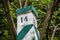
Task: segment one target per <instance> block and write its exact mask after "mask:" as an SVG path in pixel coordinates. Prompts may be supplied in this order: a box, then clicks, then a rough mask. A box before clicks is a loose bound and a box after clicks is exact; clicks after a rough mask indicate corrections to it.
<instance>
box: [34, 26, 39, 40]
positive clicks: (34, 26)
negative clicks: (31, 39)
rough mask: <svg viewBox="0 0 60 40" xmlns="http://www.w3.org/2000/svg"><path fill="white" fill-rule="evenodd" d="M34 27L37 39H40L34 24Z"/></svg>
mask: <svg viewBox="0 0 60 40" xmlns="http://www.w3.org/2000/svg"><path fill="white" fill-rule="evenodd" d="M34 28H35V31H36V35H37V38H38V40H40V37H39V34H38V30H37V28H36V27H35V25H34Z"/></svg>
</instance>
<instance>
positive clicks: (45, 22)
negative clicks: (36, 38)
mask: <svg viewBox="0 0 60 40" xmlns="http://www.w3.org/2000/svg"><path fill="white" fill-rule="evenodd" d="M56 3H57V0H53V1H52V3H51V5H49V6H48V7H49V8H48V10H47V15H46V17H45V20H44V22H43V24H42V30H41V31H40V35H41V40H43V37H44V33H45V32H46V27H47V24H48V22H49V20H50V17H51V15H52V13H53V10H54V8H55V6H56Z"/></svg>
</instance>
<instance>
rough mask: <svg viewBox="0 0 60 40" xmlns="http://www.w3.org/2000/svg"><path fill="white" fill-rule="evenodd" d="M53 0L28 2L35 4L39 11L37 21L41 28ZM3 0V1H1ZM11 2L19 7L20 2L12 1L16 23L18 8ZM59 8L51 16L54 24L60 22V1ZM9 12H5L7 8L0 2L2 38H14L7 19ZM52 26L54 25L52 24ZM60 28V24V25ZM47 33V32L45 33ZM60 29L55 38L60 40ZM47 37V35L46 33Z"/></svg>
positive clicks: (0, 36) (32, 0) (12, 11)
mask: <svg viewBox="0 0 60 40" xmlns="http://www.w3.org/2000/svg"><path fill="white" fill-rule="evenodd" d="M51 1H52V0H30V1H29V2H28V5H33V6H34V7H35V9H36V11H37V12H38V17H37V21H38V26H39V27H40V28H39V30H40V29H41V28H42V26H41V25H42V23H43V21H44V19H45V16H46V13H47V9H48V5H49V4H50V3H51ZM0 2H1V1H0ZM24 2H25V0H22V3H23V4H24ZM11 4H13V5H15V6H17V7H18V8H19V3H18V0H14V1H12V2H10V6H9V7H10V11H11V13H12V16H13V19H14V22H15V24H16V22H17V15H16V9H15V7H13V6H12V5H11ZM57 9H58V10H55V11H54V12H53V13H54V14H53V16H52V18H51V22H53V24H54V25H56V24H58V23H60V3H59V4H58V8H57ZM6 15H7V14H6V13H5V9H4V8H3V5H2V3H1V4H0V23H1V24H0V40H12V37H11V36H12V35H11V31H10V27H9V25H8V20H7V16H6ZM50 24H52V23H50ZM50 26H52V25H50ZM59 28H60V26H59ZM57 32H58V31H57ZM45 34H46V33H45ZM58 35H60V31H59V32H58V33H56V34H55V37H54V40H60V36H58ZM45 39H46V35H45Z"/></svg>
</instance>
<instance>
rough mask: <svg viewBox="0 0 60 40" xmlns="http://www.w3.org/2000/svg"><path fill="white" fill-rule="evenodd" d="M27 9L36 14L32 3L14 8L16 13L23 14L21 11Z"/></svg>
mask: <svg viewBox="0 0 60 40" xmlns="http://www.w3.org/2000/svg"><path fill="white" fill-rule="evenodd" d="M28 11H31V12H33V13H34V15H35V16H36V17H37V16H38V13H37V11H36V10H35V8H34V7H33V5H30V6H27V7H24V8H19V9H17V10H16V13H17V14H23V13H25V12H28Z"/></svg>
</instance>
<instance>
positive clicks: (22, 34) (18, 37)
mask: <svg viewBox="0 0 60 40" xmlns="http://www.w3.org/2000/svg"><path fill="white" fill-rule="evenodd" d="M32 26H33V24H30V25H26V26H25V27H24V28H23V29H22V30H21V31H20V32H19V34H18V35H17V40H22V39H23V38H24V36H25V35H26V34H27V33H28V31H29V30H30V29H31V28H32Z"/></svg>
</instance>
